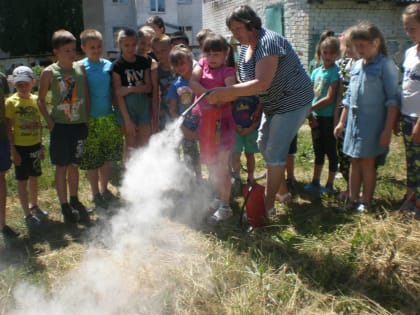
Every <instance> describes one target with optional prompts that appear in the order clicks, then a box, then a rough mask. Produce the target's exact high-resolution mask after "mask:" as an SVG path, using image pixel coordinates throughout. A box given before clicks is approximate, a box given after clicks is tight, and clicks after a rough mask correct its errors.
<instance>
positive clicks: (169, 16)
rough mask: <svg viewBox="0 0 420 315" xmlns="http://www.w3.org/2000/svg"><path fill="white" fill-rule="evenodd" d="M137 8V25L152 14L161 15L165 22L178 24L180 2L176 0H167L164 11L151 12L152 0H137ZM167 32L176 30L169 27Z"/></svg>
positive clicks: (141, 23)
mask: <svg viewBox="0 0 420 315" xmlns="http://www.w3.org/2000/svg"><path fill="white" fill-rule="evenodd" d="M135 2H136V8H137V16H136V19H137V25H138V26H141V25H143V24H144V22H146V20H147V18H148V17H149V16H151V15H159V16H160V17H161V18H162V19H163V21H164V22H165V23H169V24H173V25H178V4H177V1H176V0H166V1H165V9H166V11H165V12H164V13H156V12H150V0H135ZM167 32H170V33H171V32H174V29H169V30H167Z"/></svg>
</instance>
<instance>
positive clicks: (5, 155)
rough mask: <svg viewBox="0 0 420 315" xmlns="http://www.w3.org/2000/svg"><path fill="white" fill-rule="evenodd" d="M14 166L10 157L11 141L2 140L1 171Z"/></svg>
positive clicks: (0, 143)
mask: <svg viewBox="0 0 420 315" xmlns="http://www.w3.org/2000/svg"><path fill="white" fill-rule="evenodd" d="M11 166H12V160H11V159H10V142H9V141H8V140H6V141H2V142H0V172H6V171H7V170H8V169H10V167H11Z"/></svg>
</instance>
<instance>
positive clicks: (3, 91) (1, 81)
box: [0, 72, 10, 142]
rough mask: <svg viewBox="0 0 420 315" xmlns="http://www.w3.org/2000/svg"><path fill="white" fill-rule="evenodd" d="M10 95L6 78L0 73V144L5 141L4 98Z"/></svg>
mask: <svg viewBox="0 0 420 315" xmlns="http://www.w3.org/2000/svg"><path fill="white" fill-rule="evenodd" d="M9 93H10V90H9V84H8V83H7V79H6V76H5V75H4V74H3V73H1V72H0V142H3V141H6V140H7V130H6V119H5V106H4V102H5V98H6V96H7V95H8V94H9Z"/></svg>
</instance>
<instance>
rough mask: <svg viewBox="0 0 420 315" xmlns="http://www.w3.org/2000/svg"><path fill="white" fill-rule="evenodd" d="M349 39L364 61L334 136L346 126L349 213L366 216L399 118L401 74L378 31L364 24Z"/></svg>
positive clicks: (352, 82)
mask: <svg viewBox="0 0 420 315" xmlns="http://www.w3.org/2000/svg"><path fill="white" fill-rule="evenodd" d="M350 38H351V41H352V43H353V44H354V46H355V48H356V51H357V53H358V54H359V56H360V59H359V60H358V61H357V62H356V63H355V64H354V66H353V68H352V70H351V72H350V84H349V87H348V90H347V93H346V96H345V99H344V100H343V104H344V109H343V111H342V114H341V117H340V121H339V122H338V124H337V126H336V128H335V130H334V135H335V136H336V137H338V136H340V135H341V134H342V132H343V128H344V126H346V130H345V134H344V144H343V152H344V153H345V154H347V155H348V156H350V158H351V162H350V163H351V165H350V187H349V188H350V191H349V202H348V203H347V206H346V210H357V211H358V212H363V211H365V210H367V209H368V208H369V205H370V203H371V202H372V198H373V194H374V191H375V185H376V166H377V165H378V164H383V163H384V162H385V160H384V157H385V155H386V154H387V152H388V148H389V144H390V142H391V134H392V130H393V127H394V125H395V122H396V119H397V117H398V111H399V108H398V98H399V95H398V69H397V67H396V65H395V63H394V62H393V61H392V60H391V59H390V58H388V57H387V51H386V46H385V40H384V37H383V35H382V33H381V31H380V30H379V29H378V27H377V26H375V25H373V24H371V23H360V24H358V25H356V26H354V27H353V28H352V30H351V34H350ZM346 121H347V123H346ZM380 159H381V160H382V161H379V160H380ZM378 162H379V163H378ZM362 186H363V192H362V196H361V199H360V200H359V194H360V190H361V187H362ZM359 201H360V203H359Z"/></svg>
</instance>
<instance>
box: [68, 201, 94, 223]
mask: <svg viewBox="0 0 420 315" xmlns="http://www.w3.org/2000/svg"><path fill="white" fill-rule="evenodd" d="M70 206H71V207H72V208H73V209H76V211H77V212H78V213H79V222H82V223H90V217H89V213H88V211H87V209H86V207H85V206H84V205H83V204H82V203H81V202H80V201H79V200H77V201H74V202H71V203H70Z"/></svg>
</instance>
